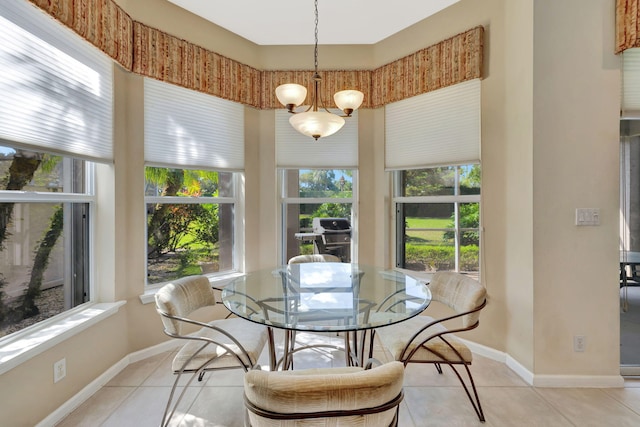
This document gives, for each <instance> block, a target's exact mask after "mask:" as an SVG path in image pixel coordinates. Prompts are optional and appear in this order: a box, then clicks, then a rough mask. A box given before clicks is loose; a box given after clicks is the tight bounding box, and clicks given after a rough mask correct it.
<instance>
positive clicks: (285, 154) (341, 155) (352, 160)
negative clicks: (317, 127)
mask: <svg viewBox="0 0 640 427" xmlns="http://www.w3.org/2000/svg"><path fill="white" fill-rule="evenodd" d="M330 111H331V110H330ZM331 112H332V113H335V114H338V115H340V114H342V112H341V111H339V110H336V111H331ZM289 117H291V113H288V112H287V111H286V110H285V109H279V110H276V165H277V166H278V167H279V168H296V169H300V168H323V169H334V168H340V169H355V168H357V167H358V112H357V111H355V112H354V113H353V114H352V116H351V117H349V118H345V122H346V123H345V124H344V126H343V127H342V129H340V130H339V131H338V132H336V133H334V134H333V135H331V136H328V137H326V138H320V139H318V140H317V141H316V140H314V139H313V138H310V137H308V136H305V135H302V134H301V133H299V132H298V131H297V130H295V129H294V128H293V126H291V124H290V123H289Z"/></svg>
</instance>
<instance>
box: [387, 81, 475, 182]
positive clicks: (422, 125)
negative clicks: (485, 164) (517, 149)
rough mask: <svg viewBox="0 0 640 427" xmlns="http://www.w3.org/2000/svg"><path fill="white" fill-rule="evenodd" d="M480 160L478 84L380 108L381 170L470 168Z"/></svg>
mask: <svg viewBox="0 0 640 427" xmlns="http://www.w3.org/2000/svg"><path fill="white" fill-rule="evenodd" d="M479 160H480V80H479V79H475V80H470V81H467V82H464V83H459V84H456V85H453V86H448V87H446V88H443V89H439V90H436V91H433V92H429V93H425V94H423V95H418V96H414V97H412V98H408V99H405V100H402V101H398V102H394V103H391V104H388V105H387V106H386V107H385V168H386V170H400V169H416V168H423V167H431V166H442V165H454V164H470V163H477V162H478V161H479Z"/></svg>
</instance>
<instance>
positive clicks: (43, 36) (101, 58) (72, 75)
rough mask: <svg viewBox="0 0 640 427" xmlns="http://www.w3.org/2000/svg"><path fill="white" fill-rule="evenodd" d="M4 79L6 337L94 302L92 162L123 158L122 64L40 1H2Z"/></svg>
mask: <svg viewBox="0 0 640 427" xmlns="http://www.w3.org/2000/svg"><path fill="white" fill-rule="evenodd" d="M0 75H1V76H3V77H2V78H0V93H2V101H1V102H0V337H2V336H5V335H8V334H11V333H13V332H16V331H19V330H22V329H25V328H26V327H28V326H30V325H33V324H35V323H38V322H41V321H44V320H46V319H49V318H51V317H53V316H56V315H57V314H59V313H62V312H64V311H68V310H70V309H72V308H74V307H76V306H79V305H81V304H83V303H84V302H88V301H90V300H91V299H92V295H91V287H92V285H91V280H90V279H91V276H92V274H91V270H92V268H91V264H90V259H91V253H92V249H93V247H92V245H93V242H92V241H91V235H92V233H91V230H92V229H91V227H92V218H93V216H94V215H93V213H94V211H95V198H94V191H93V178H94V173H93V171H94V164H93V163H91V162H104V163H109V162H111V161H112V160H113V153H112V151H113V148H112V140H113V137H112V128H113V117H112V116H113V113H112V111H113V101H112V95H113V94H112V92H113V90H112V82H113V63H112V62H111V60H110V59H109V58H108V57H107V56H105V55H104V54H103V53H102V52H100V51H99V50H98V49H96V48H95V47H93V46H91V45H90V44H89V43H87V42H86V41H85V40H83V39H82V38H81V37H79V36H78V35H77V34H75V33H73V32H72V31H71V30H69V29H68V28H66V27H64V26H63V25H61V24H59V23H58V22H56V21H55V20H53V19H51V17H50V16H48V15H47V14H45V13H44V12H42V11H40V10H39V9H38V8H36V7H33V5H32V4H31V3H30V2H24V1H14V2H1V3H0ZM18 339H20V337H19V338H18ZM5 342H6V341H5ZM33 342H34V340H30V342H29V343H28V344H31V345H33ZM26 346H27V343H25V345H24V346H23V347H26Z"/></svg>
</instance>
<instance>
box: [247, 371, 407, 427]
mask: <svg viewBox="0 0 640 427" xmlns="http://www.w3.org/2000/svg"><path fill="white" fill-rule="evenodd" d="M403 377H404V365H403V364H402V363H400V362H391V363H387V364H384V365H381V366H378V367H375V368H373V369H368V370H365V369H362V368H357V367H348V368H324V369H322V368H319V369H306V370H300V371H273V372H269V371H257V370H256V371H250V372H248V373H247V374H245V378H244V393H245V394H244V399H245V406H246V408H247V418H248V420H246V421H247V422H246V423H245V424H246V425H250V426H252V427H276V426H279V427H298V426H305V427H311V426H323V427H326V426H332V427H339V426H349V427H356V426H357V427H365V426H372V427H382V426H397V425H398V405H399V404H400V402H401V401H402V398H403V393H402V381H403Z"/></svg>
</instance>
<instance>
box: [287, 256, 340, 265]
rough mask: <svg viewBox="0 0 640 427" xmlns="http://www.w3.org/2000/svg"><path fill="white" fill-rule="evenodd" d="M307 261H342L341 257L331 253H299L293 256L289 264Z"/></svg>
mask: <svg viewBox="0 0 640 427" xmlns="http://www.w3.org/2000/svg"><path fill="white" fill-rule="evenodd" d="M305 262H342V260H341V259H340V258H338V257H337V256H335V255H329V254H311V255H297V256H294V257H293V258H291V259H290V260H289V262H288V264H302V263H305Z"/></svg>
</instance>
